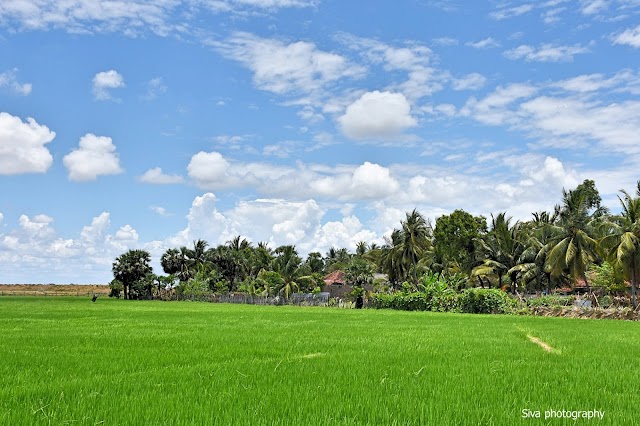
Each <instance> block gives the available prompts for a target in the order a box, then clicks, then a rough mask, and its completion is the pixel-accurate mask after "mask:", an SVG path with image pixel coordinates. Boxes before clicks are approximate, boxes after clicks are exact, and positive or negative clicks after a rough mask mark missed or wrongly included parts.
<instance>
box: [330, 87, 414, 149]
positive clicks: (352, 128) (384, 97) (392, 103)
mask: <svg viewBox="0 0 640 426" xmlns="http://www.w3.org/2000/svg"><path fill="white" fill-rule="evenodd" d="M338 122H339V123H340V127H341V129H342V132H343V133H344V134H345V135H346V136H348V137H350V138H352V139H390V138H393V137H397V136H399V135H401V134H402V132H404V131H405V130H407V129H409V128H411V127H414V126H415V125H416V124H417V122H416V120H415V118H413V117H412V116H411V105H409V102H408V101H407V99H406V98H405V96H404V95H403V94H401V93H391V92H379V91H377V90H376V91H373V92H367V93H365V94H364V95H362V96H361V97H360V98H359V99H358V100H356V101H355V102H354V103H352V104H351V105H349V106H348V107H347V109H346V111H345V113H344V115H343V116H341V117H339V118H338Z"/></svg>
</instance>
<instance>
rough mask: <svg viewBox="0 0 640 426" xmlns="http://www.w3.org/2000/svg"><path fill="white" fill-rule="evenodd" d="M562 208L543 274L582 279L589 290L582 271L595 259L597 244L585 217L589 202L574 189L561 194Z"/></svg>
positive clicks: (587, 212) (584, 193) (587, 218)
mask: <svg viewBox="0 0 640 426" xmlns="http://www.w3.org/2000/svg"><path fill="white" fill-rule="evenodd" d="M562 196H563V206H562V207H561V209H560V213H559V219H558V224H557V225H555V227H556V230H557V232H558V235H559V236H558V237H557V238H555V239H554V240H553V241H552V242H551V243H549V244H550V245H549V249H548V253H547V259H546V262H545V271H546V272H549V273H550V274H551V277H553V278H558V277H560V276H561V275H562V274H564V273H565V272H567V273H568V274H569V276H570V277H571V278H573V279H574V282H575V280H578V279H582V280H583V281H584V282H585V285H586V287H587V291H590V288H589V282H588V280H587V276H586V271H587V268H588V266H589V264H590V263H591V262H593V261H594V260H596V259H597V242H596V240H595V239H594V238H593V237H592V235H593V233H594V229H593V226H592V223H591V220H592V217H591V215H590V214H589V208H590V200H589V197H588V194H587V192H585V191H583V190H580V188H577V189H575V190H573V191H568V192H567V191H565V190H563V191H562Z"/></svg>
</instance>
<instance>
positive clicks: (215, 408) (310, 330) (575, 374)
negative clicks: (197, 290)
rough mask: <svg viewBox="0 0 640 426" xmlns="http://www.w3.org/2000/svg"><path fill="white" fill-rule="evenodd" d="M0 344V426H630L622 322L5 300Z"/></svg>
mask: <svg viewBox="0 0 640 426" xmlns="http://www.w3.org/2000/svg"><path fill="white" fill-rule="evenodd" d="M0 335H1V336H2V340H1V343H0V360H2V362H0V424H7V425H23V424H24V425H26V424H56V425H57V424H72V425H76V424H77V425H84V424H86V425H94V424H104V425H134V424H136V425H137V424H168V425H193V424H209V425H211V424H221V425H222V424H225V425H226V424H243V425H248V424H251V425H272V424H291V425H305V424H310V425H315V424H349V425H351V424H370V425H392V424H398V425H400V424H402V425H405V424H416V425H417V424H434V425H467V424H468V425H480V424H483V425H490V424H495V425H510V424H533V425H538V424H571V425H573V424H576V423H582V424H587V423H588V424H594V423H595V424H602V425H604V424H607V425H623V424H624V425H634V424H640V420H638V419H639V416H638V407H639V406H640V394H639V393H638V377H640V363H638V354H640V324H638V323H632V322H622V321H590V320H571V319H563V318H537V317H516V316H483V315H463V314H437V313H428V312H398V311H385V310H380V311H374V310H362V311H357V310H342V309H330V308H299V307H291V306H248V305H225V304H208V303H190V302H157V301H155V302H148V301H122V300H110V299H107V298H100V299H98V301H97V302H96V303H91V302H90V301H89V300H88V299H85V298H36V297H32V298H29V297H4V298H0ZM545 345H547V346H548V347H545ZM523 409H530V410H532V411H534V412H535V411H536V410H539V411H541V416H542V417H543V418H542V419H536V418H529V419H523V418H522V410H523ZM548 409H554V410H563V409H564V410H594V409H597V410H600V411H604V412H605V414H604V419H603V420H596V419H592V420H590V421H587V420H584V419H580V420H577V421H573V420H569V419H565V420H553V421H551V420H548V421H545V420H544V414H545V413H544V411H545V410H548Z"/></svg>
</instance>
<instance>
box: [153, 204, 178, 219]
mask: <svg viewBox="0 0 640 426" xmlns="http://www.w3.org/2000/svg"><path fill="white" fill-rule="evenodd" d="M150 209H151V211H153V212H154V213H155V214H157V215H158V216H164V217H168V216H173V215H172V214H171V213H169V212H168V211H167V209H165V208H164V207H160V206H151V207H150Z"/></svg>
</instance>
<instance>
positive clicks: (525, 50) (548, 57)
mask: <svg viewBox="0 0 640 426" xmlns="http://www.w3.org/2000/svg"><path fill="white" fill-rule="evenodd" d="M588 52H589V48H587V47H584V46H582V45H580V44H576V45H573V46H561V45H556V44H551V43H545V44H543V45H541V46H539V47H534V46H529V45H526V44H523V45H520V46H518V47H516V48H515V49H511V50H507V51H505V52H504V56H505V57H507V58H509V59H514V60H515V59H522V58H524V59H525V60H526V61H529V62H531V61H534V62H571V61H573V57H574V55H579V54H584V53H588Z"/></svg>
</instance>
